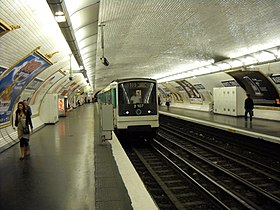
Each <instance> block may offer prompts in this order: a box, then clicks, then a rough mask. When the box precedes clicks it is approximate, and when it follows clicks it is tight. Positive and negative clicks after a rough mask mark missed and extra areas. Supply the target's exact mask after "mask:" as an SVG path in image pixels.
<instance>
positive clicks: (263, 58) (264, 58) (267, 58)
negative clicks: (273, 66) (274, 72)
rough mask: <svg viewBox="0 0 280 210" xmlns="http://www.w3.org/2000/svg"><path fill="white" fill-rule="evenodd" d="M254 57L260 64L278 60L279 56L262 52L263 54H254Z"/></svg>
mask: <svg viewBox="0 0 280 210" xmlns="http://www.w3.org/2000/svg"><path fill="white" fill-rule="evenodd" d="M254 57H255V58H256V59H257V60H258V61H259V62H265V61H271V60H274V59H276V58H277V56H276V55H274V53H272V52H269V51H261V52H257V53H254Z"/></svg>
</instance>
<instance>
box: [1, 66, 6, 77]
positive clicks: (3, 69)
mask: <svg viewBox="0 0 280 210" xmlns="http://www.w3.org/2000/svg"><path fill="white" fill-rule="evenodd" d="M4 71H6V68H3V67H1V66H0V78H1V77H2V74H3V73H4Z"/></svg>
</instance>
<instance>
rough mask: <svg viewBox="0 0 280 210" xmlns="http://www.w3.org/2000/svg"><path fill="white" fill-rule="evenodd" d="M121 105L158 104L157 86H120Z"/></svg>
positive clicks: (135, 83)
mask: <svg viewBox="0 0 280 210" xmlns="http://www.w3.org/2000/svg"><path fill="white" fill-rule="evenodd" d="M119 103H120V104H124V105H125V104H152V103H156V85H155V83H152V82H126V83H122V84H119Z"/></svg>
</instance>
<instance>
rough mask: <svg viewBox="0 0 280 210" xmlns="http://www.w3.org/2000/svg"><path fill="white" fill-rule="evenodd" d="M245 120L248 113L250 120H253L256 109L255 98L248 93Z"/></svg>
mask: <svg viewBox="0 0 280 210" xmlns="http://www.w3.org/2000/svg"><path fill="white" fill-rule="evenodd" d="M244 108H245V120H246V121H247V115H248V113H249V115H250V121H252V117H253V109H254V102H253V99H252V98H251V97H250V94H247V98H246V100H245V105H244Z"/></svg>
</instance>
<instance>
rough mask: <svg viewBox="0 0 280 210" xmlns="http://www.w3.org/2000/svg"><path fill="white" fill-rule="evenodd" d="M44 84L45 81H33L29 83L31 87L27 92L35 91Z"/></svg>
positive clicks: (37, 79)
mask: <svg viewBox="0 0 280 210" xmlns="http://www.w3.org/2000/svg"><path fill="white" fill-rule="evenodd" d="M43 82H44V80H42V79H39V78H35V79H34V80H32V82H30V83H29V85H28V86H27V87H26V89H27V90H33V91H35V90H36V89H37V88H38V87H40V85H41V84H42V83H43Z"/></svg>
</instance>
